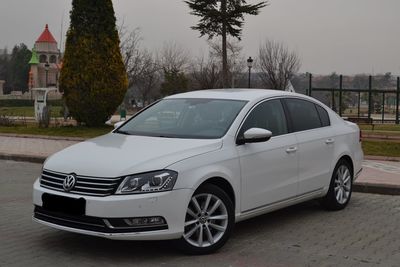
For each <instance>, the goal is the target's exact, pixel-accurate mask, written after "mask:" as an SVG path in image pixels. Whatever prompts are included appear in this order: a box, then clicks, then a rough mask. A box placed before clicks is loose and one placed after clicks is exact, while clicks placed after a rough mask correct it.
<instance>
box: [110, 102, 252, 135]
mask: <svg viewBox="0 0 400 267" xmlns="http://www.w3.org/2000/svg"><path fill="white" fill-rule="evenodd" d="M246 103H247V102H246V101H239V100H221V99H199V98H196V99H164V100H161V101H160V102H158V103H156V104H154V105H152V106H151V107H149V108H147V109H146V110H144V111H143V112H141V113H139V114H138V115H136V116H135V117H134V118H132V119H131V120H130V121H128V122H127V123H126V124H125V125H123V126H122V127H121V128H119V129H118V130H117V131H115V132H116V133H122V134H129V135H141V136H157V137H166V138H193V139H216V138H221V137H222V136H224V135H225V133H226V132H227V131H228V129H229V127H230V126H231V124H232V123H233V121H234V120H235V118H236V116H237V115H238V114H239V112H240V111H241V109H242V108H243V107H244V106H245V104H246Z"/></svg>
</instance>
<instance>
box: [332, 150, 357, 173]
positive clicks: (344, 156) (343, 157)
mask: <svg viewBox="0 0 400 267" xmlns="http://www.w3.org/2000/svg"><path fill="white" fill-rule="evenodd" d="M341 160H344V161H346V162H347V163H349V165H350V167H351V172H352V174H353V176H354V162H353V159H352V158H351V157H350V156H349V155H347V154H345V155H342V156H341V157H340V158H339V159H338V160H337V162H336V165H337V164H338V163H339V162H340V161H341ZM353 178H354V177H353Z"/></svg>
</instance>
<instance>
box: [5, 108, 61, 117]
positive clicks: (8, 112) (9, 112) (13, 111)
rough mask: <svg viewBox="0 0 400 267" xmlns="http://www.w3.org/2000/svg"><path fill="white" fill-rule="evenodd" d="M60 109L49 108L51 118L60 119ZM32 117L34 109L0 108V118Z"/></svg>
mask: <svg viewBox="0 0 400 267" xmlns="http://www.w3.org/2000/svg"><path fill="white" fill-rule="evenodd" d="M61 109H62V107H60V106H54V107H51V117H62V116H61V114H60V111H61ZM3 115H5V116H17V117H23V116H25V117H34V116H35V110H34V107H0V116H3Z"/></svg>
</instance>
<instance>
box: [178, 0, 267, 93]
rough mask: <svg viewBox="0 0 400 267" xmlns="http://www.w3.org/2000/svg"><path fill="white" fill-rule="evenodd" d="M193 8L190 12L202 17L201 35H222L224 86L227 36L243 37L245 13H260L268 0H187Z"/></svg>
mask: <svg viewBox="0 0 400 267" xmlns="http://www.w3.org/2000/svg"><path fill="white" fill-rule="evenodd" d="M185 3H186V4H188V6H189V8H190V9H191V10H192V11H191V12H190V14H192V15H195V16H198V17H201V19H200V21H199V23H198V24H197V25H196V26H193V27H191V28H192V29H193V30H198V31H199V32H200V35H201V36H204V35H208V38H209V39H212V38H213V37H215V36H221V37H222V80H223V87H226V86H227V85H228V83H229V82H228V56H227V48H226V46H227V36H228V35H230V36H232V37H235V38H237V39H238V40H240V39H241V34H242V29H243V24H244V15H246V14H247V15H258V14H259V12H260V9H261V8H263V7H265V6H267V5H268V1H261V2H259V3H258V4H253V5H252V4H247V0H187V1H185Z"/></svg>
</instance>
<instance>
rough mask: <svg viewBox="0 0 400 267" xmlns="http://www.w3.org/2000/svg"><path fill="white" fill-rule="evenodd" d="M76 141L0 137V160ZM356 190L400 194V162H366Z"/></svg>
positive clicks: (27, 157)
mask: <svg viewBox="0 0 400 267" xmlns="http://www.w3.org/2000/svg"><path fill="white" fill-rule="evenodd" d="M78 142H79V141H78V139H77V140H73V139H69V140H63V139H58V138H54V139H48V138H47V139H44V138H37V137H29V136H27V137H13V136H2V135H0V159H10V160H17V161H29V162H38V163H41V162H43V161H44V160H45V159H46V158H47V157H48V156H50V155H51V154H53V153H55V152H57V151H60V150H62V149H64V148H66V147H68V146H71V145H73V144H76V143H78ZM372 158H374V157H372ZM355 190H356V191H359V192H369V193H382V194H390V195H400V162H393V161H384V160H382V158H380V157H376V159H373V160H365V161H364V163H363V172H362V173H361V175H360V177H359V178H358V179H357V181H356V184H355Z"/></svg>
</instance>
